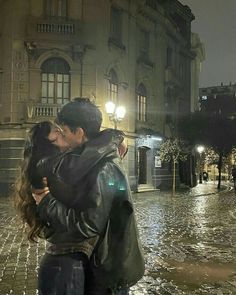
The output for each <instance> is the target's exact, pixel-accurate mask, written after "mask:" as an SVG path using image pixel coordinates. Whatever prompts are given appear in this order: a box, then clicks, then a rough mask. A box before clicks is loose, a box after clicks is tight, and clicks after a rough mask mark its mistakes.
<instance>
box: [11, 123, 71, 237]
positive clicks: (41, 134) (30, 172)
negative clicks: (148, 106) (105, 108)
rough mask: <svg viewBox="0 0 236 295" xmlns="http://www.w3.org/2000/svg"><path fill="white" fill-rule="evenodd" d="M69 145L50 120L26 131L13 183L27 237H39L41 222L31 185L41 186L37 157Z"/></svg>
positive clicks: (57, 152)
mask: <svg viewBox="0 0 236 295" xmlns="http://www.w3.org/2000/svg"><path fill="white" fill-rule="evenodd" d="M66 148H68V145H67V143H66V142H65V141H64V140H63V138H62V136H59V130H58V128H57V127H56V126H55V125H54V124H53V123H51V122H49V121H46V122H41V123H38V124H36V125H35V126H34V127H33V128H32V129H31V130H30V132H29V134H28V138H27V140H26V143H25V148H24V153H23V158H24V160H23V163H22V166H21V171H20V177H19V178H18V180H17V183H16V192H15V205H16V208H17V209H18V211H19V213H20V216H21V218H22V220H23V221H24V222H26V223H27V224H28V227H29V231H28V239H29V240H30V241H35V240H36V238H37V237H41V231H42V229H43V225H42V224H41V222H40V220H39V218H38V215H37V206H36V203H35V200H34V198H33V197H32V186H33V187H35V188H41V187H42V186H43V182H42V177H41V176H40V175H39V173H38V170H37V169H36V166H37V163H38V162H39V160H41V159H43V158H45V157H50V156H55V155H59V154H60V152H61V150H64V149H66Z"/></svg>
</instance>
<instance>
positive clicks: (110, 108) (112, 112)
mask: <svg viewBox="0 0 236 295" xmlns="http://www.w3.org/2000/svg"><path fill="white" fill-rule="evenodd" d="M105 109H106V113H107V114H108V116H109V119H110V120H111V121H112V122H113V123H114V127H115V129H117V124H118V122H121V121H122V120H123V119H124V117H125V113H126V109H125V107H123V106H116V104H115V103H114V102H112V101H108V102H107V103H106V104H105Z"/></svg>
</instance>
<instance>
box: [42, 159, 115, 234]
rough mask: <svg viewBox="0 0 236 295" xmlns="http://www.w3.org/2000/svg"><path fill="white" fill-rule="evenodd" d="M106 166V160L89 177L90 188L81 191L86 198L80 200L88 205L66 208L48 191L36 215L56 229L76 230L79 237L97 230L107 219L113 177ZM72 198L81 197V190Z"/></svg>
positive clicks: (112, 189)
mask: <svg viewBox="0 0 236 295" xmlns="http://www.w3.org/2000/svg"><path fill="white" fill-rule="evenodd" d="M110 166H111V164H110V163H107V164H106V165H105V166H104V167H103V168H102V169H101V170H100V171H99V173H97V174H96V173H95V175H93V176H92V177H90V180H91V181H90V183H88V185H89V186H90V188H89V189H88V190H87V191H86V194H83V195H82V196H83V198H86V200H87V202H83V204H88V206H85V205H83V208H79V207H78V206H77V207H76V208H74V207H72V208H68V207H66V206H65V205H63V204H62V203H61V202H59V201H57V200H56V198H54V197H53V196H52V195H51V194H50V193H49V194H48V195H47V196H46V197H45V198H44V199H43V200H42V201H41V202H40V204H39V205H38V214H39V216H40V219H41V220H42V221H43V222H44V223H45V224H47V225H48V226H50V227H51V228H53V229H54V230H55V231H57V232H62V231H72V232H76V234H77V236H81V239H84V238H90V237H94V236H95V235H97V234H100V233H101V232H102V231H103V230H104V228H105V225H106V223H107V221H108V219H109V215H110V210H111V206H112V202H113V195H114V179H113V177H112V175H111V171H112V169H111V167H110ZM91 182H93V183H91ZM78 191H79V187H78ZM78 195H79V193H78ZM76 198H79V199H81V193H80V195H79V196H77V195H75V199H76Z"/></svg>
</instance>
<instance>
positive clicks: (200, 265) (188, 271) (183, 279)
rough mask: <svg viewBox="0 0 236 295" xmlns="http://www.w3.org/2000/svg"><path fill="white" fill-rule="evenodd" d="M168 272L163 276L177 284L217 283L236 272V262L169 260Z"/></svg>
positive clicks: (227, 278)
mask: <svg viewBox="0 0 236 295" xmlns="http://www.w3.org/2000/svg"><path fill="white" fill-rule="evenodd" d="M168 264H169V268H168V272H164V273H162V275H161V276H162V277H163V278H165V279H167V280H172V281H173V282H175V283H176V284H177V285H182V284H184V285H189V286H190V285H192V286H193V285H202V284H204V283H211V284H212V283H217V282H219V281H227V280H229V279H230V277H231V276H233V275H234V274H235V272H236V264H232V263H224V264H220V263H216V262H194V261H192V262H188V261H184V262H179V261H173V260H172V261H168Z"/></svg>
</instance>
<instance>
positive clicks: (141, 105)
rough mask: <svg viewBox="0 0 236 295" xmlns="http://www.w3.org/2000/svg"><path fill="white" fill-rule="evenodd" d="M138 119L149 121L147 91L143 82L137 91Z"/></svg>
mask: <svg viewBox="0 0 236 295" xmlns="http://www.w3.org/2000/svg"><path fill="white" fill-rule="evenodd" d="M137 119H138V121H142V122H146V121H147V91H146V88H145V86H144V85H143V84H142V83H141V84H140V85H139V87H138V93H137Z"/></svg>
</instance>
